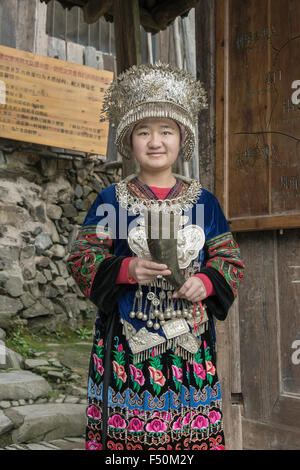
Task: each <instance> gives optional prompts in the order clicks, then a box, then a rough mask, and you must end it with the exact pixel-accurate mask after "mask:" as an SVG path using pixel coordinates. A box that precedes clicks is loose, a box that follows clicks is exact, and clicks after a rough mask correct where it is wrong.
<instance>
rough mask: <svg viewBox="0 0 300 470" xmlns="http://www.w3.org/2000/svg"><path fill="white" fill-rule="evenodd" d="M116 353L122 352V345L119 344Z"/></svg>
mask: <svg viewBox="0 0 300 470" xmlns="http://www.w3.org/2000/svg"><path fill="white" fill-rule="evenodd" d="M117 351H118V352H122V351H123V346H122V344H119V346H118V349H117Z"/></svg>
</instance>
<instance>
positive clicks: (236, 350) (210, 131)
mask: <svg viewBox="0 0 300 470" xmlns="http://www.w3.org/2000/svg"><path fill="white" fill-rule="evenodd" d="M220 48H221V51H222V44H216V0H200V2H199V3H198V5H197V7H196V55H197V78H198V79H199V80H201V81H202V82H203V84H204V86H205V88H206V90H207V91H208V109H207V110H205V111H203V112H202V113H201V116H200V121H199V168H200V176H199V178H200V181H201V183H202V186H203V187H204V188H206V189H208V190H209V191H211V192H212V193H214V194H216V177H217V174H216V100H224V96H219V90H217V89H216V53H218V51H219V50H220ZM219 127H221V125H220V123H219ZM218 176H219V177H221V178H223V175H218ZM219 196H220V195H217V197H219ZM220 203H221V204H222V200H220ZM223 209H224V207H223ZM216 333H217V369H218V374H219V378H220V382H221V389H222V396H223V413H224V429H225V437H226V446H227V448H228V449H242V423H241V411H242V396H241V374H240V346H239V299H237V300H236V301H235V302H234V304H233V306H232V308H231V310H230V312H229V315H228V318H227V319H226V320H225V322H220V321H217V322H216Z"/></svg>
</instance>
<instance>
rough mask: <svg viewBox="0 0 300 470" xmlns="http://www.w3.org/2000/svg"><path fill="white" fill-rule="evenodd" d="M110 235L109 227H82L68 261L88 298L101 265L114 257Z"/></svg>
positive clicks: (79, 285) (77, 281)
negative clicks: (105, 260) (106, 259)
mask: <svg viewBox="0 0 300 470" xmlns="http://www.w3.org/2000/svg"><path fill="white" fill-rule="evenodd" d="M109 235H110V234H109V231H108V229H107V227H98V226H97V225H86V226H84V227H80V229H79V231H78V235H77V237H76V240H75V242H74V244H73V246H72V251H71V255H70V256H69V258H68V259H67V260H66V262H67V263H68V265H69V266H70V269H71V271H72V273H73V277H74V279H75V281H76V283H77V284H78V287H79V288H80V290H81V292H82V293H83V294H84V295H85V296H86V297H88V298H90V293H91V288H92V285H93V281H94V277H95V276H96V274H97V271H98V268H99V265H100V264H101V262H102V261H103V260H104V259H105V258H109V257H111V256H112V255H111V251H112V245H113V240H112V239H111V238H110V236H109Z"/></svg>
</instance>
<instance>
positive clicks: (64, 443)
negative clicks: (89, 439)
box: [0, 437, 85, 450]
mask: <svg viewBox="0 0 300 470" xmlns="http://www.w3.org/2000/svg"><path fill="white" fill-rule="evenodd" d="M84 449H85V439H84V438H83V437H80V438H79V437H65V438H64V439H55V440H53V441H50V442H46V441H41V442H32V443H28V444H11V445H9V446H7V447H3V448H0V450H84Z"/></svg>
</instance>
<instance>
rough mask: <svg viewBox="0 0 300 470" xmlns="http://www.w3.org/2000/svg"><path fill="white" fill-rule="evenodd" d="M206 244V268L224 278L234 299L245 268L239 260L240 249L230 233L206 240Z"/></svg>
mask: <svg viewBox="0 0 300 470" xmlns="http://www.w3.org/2000/svg"><path fill="white" fill-rule="evenodd" d="M206 244H207V249H208V259H207V261H206V266H207V267H211V268H214V269H216V270H217V271H218V272H219V273H220V274H221V275H222V276H223V277H224V279H225V280H226V282H227V283H228V285H229V286H230V288H231V290H232V292H233V295H234V297H236V295H237V291H238V287H239V284H240V282H241V281H242V279H243V270H244V267H245V266H244V264H243V263H242V261H241V259H240V249H239V247H238V245H237V243H236V241H235V240H234V238H233V236H232V233H231V232H226V233H223V234H222V235H219V236H217V237H214V238H212V239H210V240H208V241H207V242H206Z"/></svg>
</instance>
